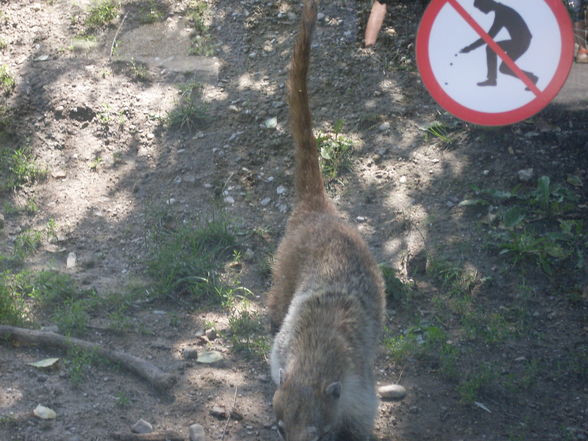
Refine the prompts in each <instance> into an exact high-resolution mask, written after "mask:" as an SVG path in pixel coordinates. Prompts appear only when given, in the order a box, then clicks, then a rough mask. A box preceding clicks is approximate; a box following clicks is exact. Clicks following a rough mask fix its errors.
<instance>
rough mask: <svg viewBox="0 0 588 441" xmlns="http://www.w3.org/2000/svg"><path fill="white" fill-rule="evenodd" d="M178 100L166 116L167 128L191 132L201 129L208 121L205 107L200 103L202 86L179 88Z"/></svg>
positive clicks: (189, 84) (190, 85) (193, 84)
mask: <svg viewBox="0 0 588 441" xmlns="http://www.w3.org/2000/svg"><path fill="white" fill-rule="evenodd" d="M179 90H180V98H179V100H178V102H177V104H176V107H174V108H173V109H172V110H171V111H170V112H169V113H168V115H167V122H168V126H169V127H170V128H172V129H186V130H193V129H195V128H197V127H201V126H202V125H203V124H204V123H205V122H206V121H207V119H208V114H207V110H206V106H205V105H204V103H203V102H202V98H201V95H202V85H201V84H199V83H188V84H184V85H181V86H180V87H179Z"/></svg>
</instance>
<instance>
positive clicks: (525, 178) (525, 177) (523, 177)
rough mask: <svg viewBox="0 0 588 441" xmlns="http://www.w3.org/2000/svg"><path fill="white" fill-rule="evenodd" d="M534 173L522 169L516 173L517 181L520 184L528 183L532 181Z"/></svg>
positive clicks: (531, 170)
mask: <svg viewBox="0 0 588 441" xmlns="http://www.w3.org/2000/svg"><path fill="white" fill-rule="evenodd" d="M533 174H534V171H533V169H532V168H524V169H522V170H519V171H518V176H519V181H521V182H529V181H530V180H531V179H533Z"/></svg>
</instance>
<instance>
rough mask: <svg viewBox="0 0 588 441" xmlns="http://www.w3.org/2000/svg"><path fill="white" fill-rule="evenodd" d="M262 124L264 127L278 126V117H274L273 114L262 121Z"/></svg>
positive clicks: (272, 127) (273, 127)
mask: <svg viewBox="0 0 588 441" xmlns="http://www.w3.org/2000/svg"><path fill="white" fill-rule="evenodd" d="M263 126H264V127H265V128H266V129H275V128H276V127H277V126H278V118H276V117H275V116H273V117H271V118H268V119H266V120H265V121H264V122H263Z"/></svg>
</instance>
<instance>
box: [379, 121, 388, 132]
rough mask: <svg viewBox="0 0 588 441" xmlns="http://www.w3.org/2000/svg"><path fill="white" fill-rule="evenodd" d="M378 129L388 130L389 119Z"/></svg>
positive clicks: (381, 130)
mask: <svg viewBox="0 0 588 441" xmlns="http://www.w3.org/2000/svg"><path fill="white" fill-rule="evenodd" d="M378 130H379V131H380V132H385V131H386V130H390V123H389V122H388V121H386V122H383V123H382V124H380V125H379V126H378Z"/></svg>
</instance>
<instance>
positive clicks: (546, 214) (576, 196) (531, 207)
mask: <svg viewBox="0 0 588 441" xmlns="http://www.w3.org/2000/svg"><path fill="white" fill-rule="evenodd" d="M580 186H581V182H580V180H579V178H577V177H575V176H570V177H568V181H567V183H566V184H562V183H559V184H558V183H553V182H551V179H550V178H549V177H548V176H541V177H540V178H539V179H538V180H537V185H536V187H535V188H533V189H530V190H529V189H526V188H522V187H517V188H515V189H513V190H511V191H504V190H495V189H479V188H474V192H475V196H476V197H475V198H472V199H466V200H465V201H463V202H462V203H461V205H462V206H477V207H482V208H484V209H486V210H487V216H486V218H485V219H484V220H485V223H486V225H487V226H488V233H489V237H490V242H491V244H492V247H493V248H495V249H497V250H498V252H499V254H500V255H503V256H505V257H508V258H510V261H511V262H512V264H513V265H519V264H524V263H530V264H532V265H534V266H537V267H539V268H541V269H542V270H543V271H544V272H545V273H546V274H548V275H554V274H555V271H556V269H565V268H570V269H573V270H574V271H583V270H585V269H586V255H587V254H588V231H587V226H586V222H585V217H586V212H585V209H582V208H581V204H580V201H581V194H580V190H579V188H580Z"/></svg>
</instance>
